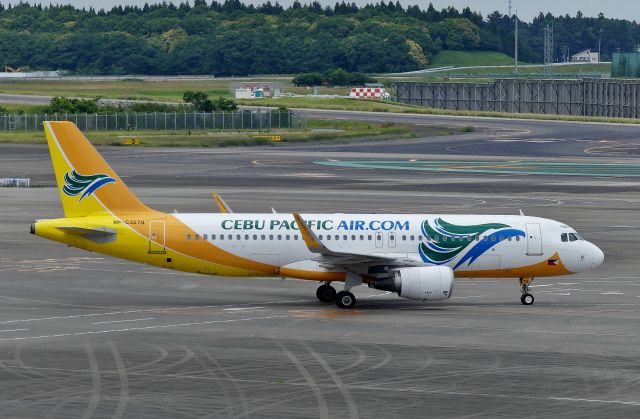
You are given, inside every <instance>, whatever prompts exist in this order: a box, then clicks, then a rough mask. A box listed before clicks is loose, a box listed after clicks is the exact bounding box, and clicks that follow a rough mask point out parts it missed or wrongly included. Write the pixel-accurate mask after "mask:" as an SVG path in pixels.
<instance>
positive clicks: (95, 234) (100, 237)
mask: <svg viewBox="0 0 640 419" xmlns="http://www.w3.org/2000/svg"><path fill="white" fill-rule="evenodd" d="M57 228H58V230H61V231H64V232H65V233H69V234H75V235H78V236H82V237H84V238H85V239H88V240H91V241H92V242H95V243H109V242H110V241H113V240H115V239H116V236H117V234H116V231H115V230H112V229H110V228H106V227H93V228H84V227H75V226H62V227H57Z"/></svg>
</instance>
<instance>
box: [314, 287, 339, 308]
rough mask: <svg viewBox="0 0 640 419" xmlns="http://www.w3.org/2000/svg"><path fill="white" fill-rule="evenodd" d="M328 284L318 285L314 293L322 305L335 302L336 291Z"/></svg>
mask: <svg viewBox="0 0 640 419" xmlns="http://www.w3.org/2000/svg"><path fill="white" fill-rule="evenodd" d="M329 284H330V283H326V284H324V285H320V286H319V287H318V290H317V291H316V297H318V300H320V301H322V302H323V303H333V302H334V301H335V300H336V289H335V288H333V287H332V286H331V285H329Z"/></svg>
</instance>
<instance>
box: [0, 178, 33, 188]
mask: <svg viewBox="0 0 640 419" xmlns="http://www.w3.org/2000/svg"><path fill="white" fill-rule="evenodd" d="M29 186H31V179H29V178H13V177H5V178H0V187H8V188H28V187H29Z"/></svg>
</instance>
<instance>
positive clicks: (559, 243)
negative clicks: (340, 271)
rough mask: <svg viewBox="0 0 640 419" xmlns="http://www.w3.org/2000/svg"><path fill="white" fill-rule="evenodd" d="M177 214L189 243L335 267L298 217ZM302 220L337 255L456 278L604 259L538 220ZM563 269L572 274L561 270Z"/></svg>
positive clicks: (279, 262)
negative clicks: (306, 236) (445, 271)
mask: <svg viewBox="0 0 640 419" xmlns="http://www.w3.org/2000/svg"><path fill="white" fill-rule="evenodd" d="M173 215H174V216H175V217H176V218H178V219H179V220H180V221H181V222H183V223H184V224H186V225H187V226H189V227H190V228H191V229H192V230H193V231H194V232H196V235H194V236H191V235H189V236H188V237H184V238H183V239H184V240H187V241H189V240H192V241H198V240H202V241H205V240H206V241H208V242H210V243H212V244H214V245H215V246H216V247H219V248H221V249H223V250H225V251H227V252H229V253H232V254H235V255H238V256H241V257H244V258H247V259H250V260H255V261H256V262H261V263H267V264H272V265H276V266H282V267H288V268H294V269H303V270H315V271H326V270H330V269H328V268H327V267H324V266H323V263H322V261H321V260H319V258H318V257H317V255H316V254H314V253H312V252H311V251H310V250H309V249H308V248H307V246H305V243H304V241H303V240H302V237H301V234H300V231H299V229H298V227H297V225H296V222H295V220H294V219H293V217H292V216H291V215H288V214H173ZM301 215H302V217H303V218H304V220H305V221H306V223H307V225H309V226H310V228H311V230H312V231H313V232H314V233H315V234H316V235H317V236H318V238H319V239H320V240H321V241H322V243H323V244H324V245H325V247H326V248H328V249H330V250H331V251H333V252H336V253H346V254H358V255H371V256H382V257H388V258H394V259H397V260H399V261H407V260H410V261H413V262H414V263H415V265H416V266H420V265H423V266H433V265H443V266H449V267H451V268H452V269H453V270H454V272H455V273H456V276H474V277H475V276H478V277H513V276H521V275H522V273H520V271H519V270H518V269H522V268H526V267H530V266H537V267H538V268H541V267H543V266H548V268H547V269H542V270H540V269H538V270H537V271H536V272H532V274H531V276H554V275H556V274H566V273H575V272H583V271H586V270H589V269H593V268H594V267H596V266H598V265H600V263H602V260H603V258H604V256H603V253H602V251H601V250H600V249H599V248H598V247H596V246H595V245H593V244H592V243H590V242H587V241H585V240H583V239H581V238H580V237H579V236H578V235H577V234H576V232H575V230H574V229H572V228H571V227H569V226H567V225H564V224H562V223H560V222H557V221H553V220H548V219H543V218H537V217H527V216H511V215H405V214H366V215H360V214H301ZM563 234H564V235H565V236H563ZM563 237H564V238H565V239H566V240H565V241H563ZM574 238H575V239H574ZM545 264H546V265H545ZM561 265H563V266H564V267H565V268H566V270H567V271H569V272H564V273H562V272H560V271H559V270H557V269H555V267H557V266H561ZM547 272H548V275H547ZM509 273H515V274H516V275H509Z"/></svg>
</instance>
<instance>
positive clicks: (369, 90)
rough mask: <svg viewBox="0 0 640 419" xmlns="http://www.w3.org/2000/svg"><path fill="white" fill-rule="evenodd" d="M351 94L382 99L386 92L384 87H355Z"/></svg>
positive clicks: (363, 97) (362, 97)
mask: <svg viewBox="0 0 640 419" xmlns="http://www.w3.org/2000/svg"><path fill="white" fill-rule="evenodd" d="M349 96H350V97H357V98H361V99H369V100H382V98H383V97H384V96H385V92H384V88H382V87H354V88H352V89H351V93H350V94H349Z"/></svg>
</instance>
